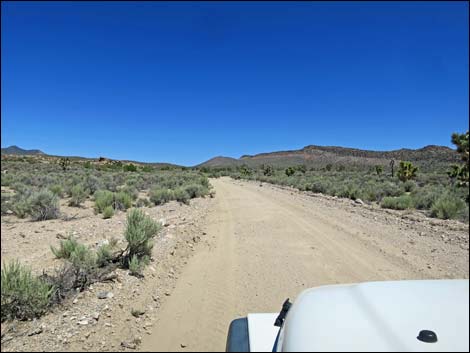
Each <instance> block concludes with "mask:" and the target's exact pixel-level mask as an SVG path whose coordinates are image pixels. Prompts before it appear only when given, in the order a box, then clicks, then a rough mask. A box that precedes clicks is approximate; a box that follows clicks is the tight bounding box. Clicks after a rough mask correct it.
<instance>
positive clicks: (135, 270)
mask: <svg viewBox="0 0 470 353" xmlns="http://www.w3.org/2000/svg"><path fill="white" fill-rule="evenodd" d="M149 263H150V258H149V257H148V256H147V255H145V256H143V257H142V258H139V257H138V256H136V255H134V256H132V258H131V259H130V261H129V272H130V274H131V275H133V276H138V277H140V276H142V272H143V270H144V268H145V266H147V265H148V264H149Z"/></svg>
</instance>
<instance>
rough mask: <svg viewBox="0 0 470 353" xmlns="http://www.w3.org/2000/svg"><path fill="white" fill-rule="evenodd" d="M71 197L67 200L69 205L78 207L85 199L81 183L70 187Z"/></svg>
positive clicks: (85, 195)
mask: <svg viewBox="0 0 470 353" xmlns="http://www.w3.org/2000/svg"><path fill="white" fill-rule="evenodd" d="M71 194H72V195H71V198H70V200H69V206H72V207H80V205H81V204H82V203H83V201H85V199H86V197H87V194H86V192H85V188H84V187H83V185H82V184H77V185H74V186H73V187H72V190H71Z"/></svg>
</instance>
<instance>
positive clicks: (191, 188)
mask: <svg viewBox="0 0 470 353" xmlns="http://www.w3.org/2000/svg"><path fill="white" fill-rule="evenodd" d="M183 190H184V191H186V193H187V194H188V196H189V198H190V199H193V198H196V197H201V196H204V195H207V193H208V192H209V190H208V189H206V188H205V187H203V186H202V185H200V184H189V185H186V186H184V187H183Z"/></svg>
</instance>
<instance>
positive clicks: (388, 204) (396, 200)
mask: <svg viewBox="0 0 470 353" xmlns="http://www.w3.org/2000/svg"><path fill="white" fill-rule="evenodd" d="M380 206H381V207H382V208H391V209H393V210H405V209H407V208H411V207H412V206H413V200H412V199H411V197H410V196H409V195H402V196H398V197H384V198H383V199H382V202H381V203H380Z"/></svg>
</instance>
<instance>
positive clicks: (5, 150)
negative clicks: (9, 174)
mask: <svg viewBox="0 0 470 353" xmlns="http://www.w3.org/2000/svg"><path fill="white" fill-rule="evenodd" d="M2 154H14V155H35V154H44V152H42V151H40V150H24V149H22V148H20V147H18V146H10V147H6V148H2Z"/></svg>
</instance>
